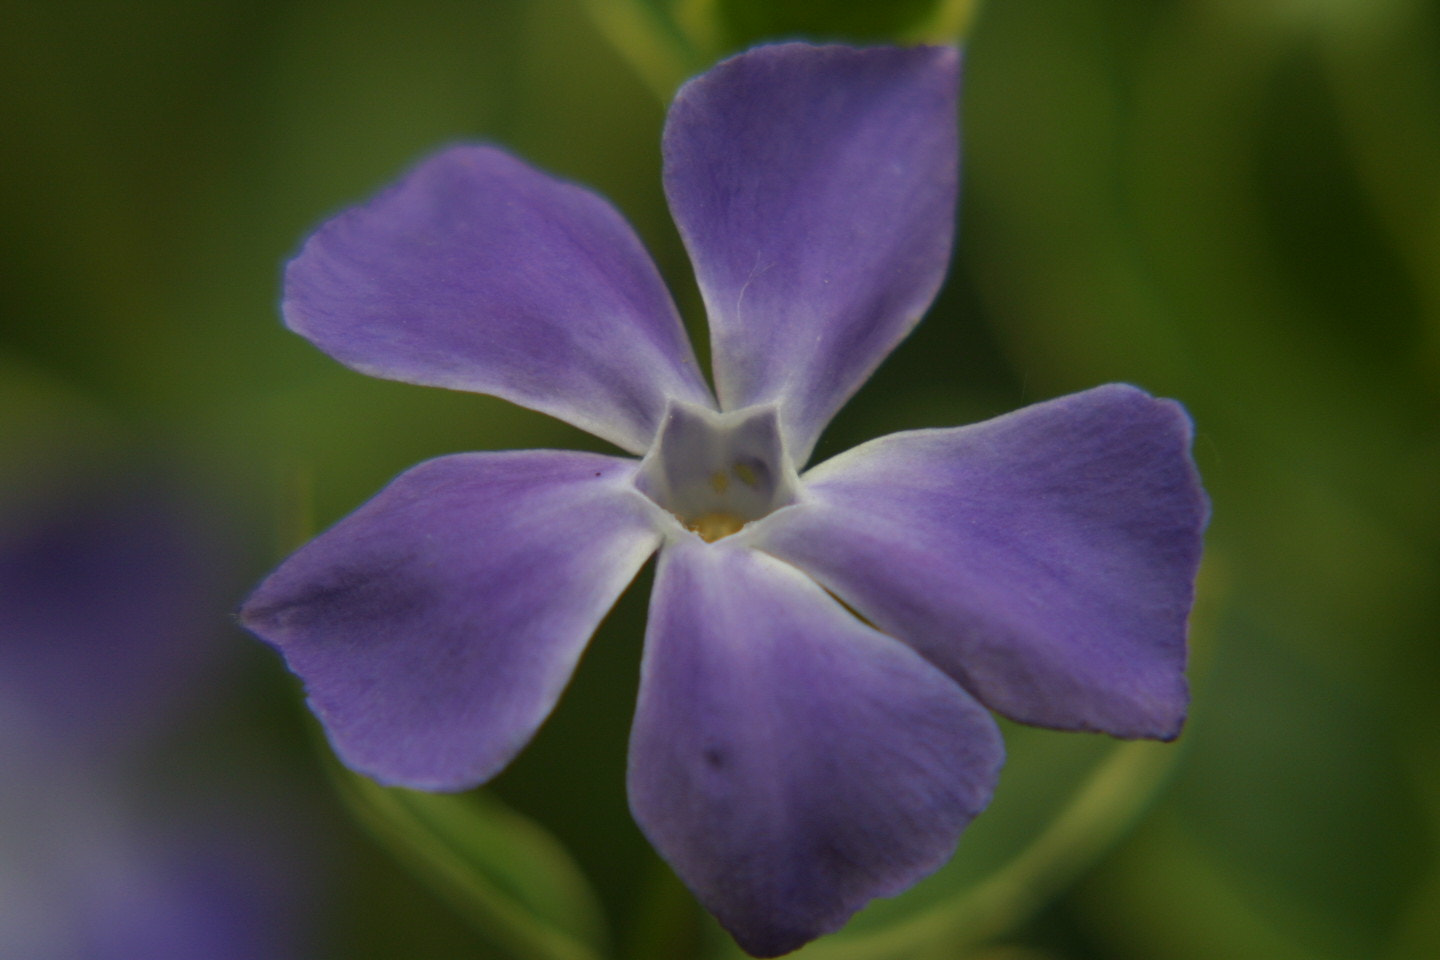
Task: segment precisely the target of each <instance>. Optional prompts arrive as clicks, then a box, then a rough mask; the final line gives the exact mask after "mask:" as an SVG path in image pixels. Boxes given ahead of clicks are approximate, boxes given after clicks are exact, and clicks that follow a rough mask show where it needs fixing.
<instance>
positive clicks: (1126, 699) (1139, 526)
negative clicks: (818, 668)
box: [755, 384, 1207, 739]
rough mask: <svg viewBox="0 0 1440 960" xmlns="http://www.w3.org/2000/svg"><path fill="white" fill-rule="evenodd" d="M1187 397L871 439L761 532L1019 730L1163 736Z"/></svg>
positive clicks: (762, 541)
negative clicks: (1016, 722) (1035, 726)
mask: <svg viewBox="0 0 1440 960" xmlns="http://www.w3.org/2000/svg"><path fill="white" fill-rule="evenodd" d="M1190 433H1191V426H1190V421H1189V418H1188V417H1187V416H1186V415H1185V412H1184V410H1183V409H1182V408H1181V407H1180V405H1179V404H1177V403H1175V402H1173V401H1169V400H1157V399H1155V398H1153V397H1151V396H1149V395H1148V394H1146V393H1145V392H1144V391H1141V390H1138V389H1136V388H1134V387H1130V386H1125V385H1121V384H1111V385H1108V386H1103V387H1097V388H1095V389H1093V390H1087V391H1085V392H1083V393H1077V394H1071V395H1070V396H1066V397H1061V398H1059V399H1057V400H1051V401H1049V402H1047V403H1039V404H1035V405H1034V406H1030V407H1027V408H1025V409H1023V410H1019V411H1017V412H1015V413H1012V414H1009V415H1007V416H1003V417H997V418H996V419H994V420H990V421H987V422H985V423H981V424H976V425H973V426H968V427H961V428H958V429H953V430H920V431H915V432H912V433H901V434H895V435H892V436H889V437H882V438H880V439H878V440H874V441H872V442H870V443H867V444H864V445H862V446H860V447H857V448H855V449H854V450H851V451H850V452H848V453H845V454H842V455H841V456H839V457H836V458H834V459H833V460H830V461H828V462H827V463H825V464H822V465H821V466H819V467H817V468H816V469H814V470H812V471H810V472H809V473H807V474H806V475H805V477H803V478H802V481H803V483H804V486H805V490H806V491H807V493H808V495H809V501H808V502H805V503H803V504H800V505H797V506H795V507H792V508H790V509H789V510H784V511H780V512H778V513H776V514H774V515H772V516H771V517H768V518H766V520H765V521H763V522H762V523H761V524H757V525H756V526H757V528H758V529H757V530H756V533H755V536H756V538H757V539H756V544H757V545H758V546H759V547H760V549H763V550H765V551H767V552H770V553H773V554H775V555H776V556H778V557H781V558H782V559H784V560H787V561H789V562H791V563H794V564H796V565H797V566H799V567H800V568H801V569H803V570H805V571H806V572H808V573H809V574H811V575H812V576H814V577H815V578H816V579H817V580H819V581H820V582H821V583H822V584H824V585H825V586H826V587H827V588H828V589H830V590H833V591H835V592H836V593H837V594H838V595H839V596H841V597H842V598H843V599H844V600H845V602H846V603H848V604H850V605H851V606H853V607H854V608H855V609H856V610H858V611H859V612H860V613H861V614H862V615H863V616H865V617H866V618H867V619H869V620H870V621H871V622H872V623H874V624H875V625H876V626H878V627H879V628H880V629H881V630H884V631H886V632H887V633H892V634H893V635H895V636H897V637H900V638H902V639H904V640H905V641H906V642H908V643H910V644H911V645H912V646H914V647H915V648H916V649H918V650H919V651H920V652H921V653H923V654H924V655H925V656H926V657H928V658H929V659H930V660H931V661H933V662H934V663H935V664H936V665H937V666H939V667H940V668H942V669H943V670H945V671H946V672H947V673H949V674H950V675H951V676H953V677H954V678H955V679H957V680H958V681H960V683H961V684H963V685H964V686H965V688H966V689H968V690H969V691H970V692H971V693H973V694H974V695H975V696H977V697H979V698H980V700H981V701H982V702H983V703H985V704H986V705H987V706H989V707H990V708H991V709H994V710H997V711H999V712H1001V713H1003V714H1005V715H1006V716H1009V717H1011V718H1013V719H1015V720H1019V721H1021V722H1023V723H1033V724H1039V725H1041V726H1049V727H1059V728H1062V729H1081V730H1102V731H1105V732H1107V733H1112V734H1116V735H1118V736H1123V737H1155V738H1159V739H1169V738H1172V737H1174V736H1175V735H1176V734H1178V733H1179V731H1180V726H1181V724H1182V722H1183V721H1184V717H1185V708H1186V705H1187V702H1188V695H1187V691H1186V684H1185V677H1184V673H1183V671H1184V668H1185V633H1186V618H1187V616H1188V614H1189V611H1190V605H1191V601H1192V599H1193V595H1194V582H1195V572H1196V568H1197V566H1198V565H1199V561H1200V538H1201V532H1202V530H1203V528H1204V525H1205V521H1206V516H1207V506H1206V501H1205V495H1204V493H1203V492H1202V490H1201V489H1200V482H1199V477H1198V476H1197V474H1196V471H1195V466H1194V463H1193V462H1192V461H1191V459H1190V452H1189V448H1190Z"/></svg>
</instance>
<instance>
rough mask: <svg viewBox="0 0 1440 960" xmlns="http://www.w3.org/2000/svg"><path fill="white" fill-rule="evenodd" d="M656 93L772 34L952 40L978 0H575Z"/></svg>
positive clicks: (662, 94)
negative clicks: (886, 0) (880, 0)
mask: <svg viewBox="0 0 1440 960" xmlns="http://www.w3.org/2000/svg"><path fill="white" fill-rule="evenodd" d="M581 2H582V4H583V6H584V7H585V9H586V10H587V12H589V14H590V17H591V19H592V20H593V21H594V23H595V25H596V27H597V28H598V29H599V31H600V33H601V34H603V35H604V36H605V38H606V39H607V40H609V41H610V43H611V44H612V45H613V46H614V47H615V48H616V49H617V50H619V51H620V53H621V55H622V56H624V57H625V59H626V60H628V61H629V62H630V65H631V66H632V67H633V68H634V69H635V71H636V72H637V73H638V74H639V75H640V76H641V78H642V79H644V80H645V82H646V84H647V85H649V87H650V88H651V89H652V90H654V91H655V94H656V96H658V97H659V98H660V99H661V100H663V101H668V100H669V99H670V96H671V94H673V93H674V92H675V88H676V87H678V86H679V85H680V84H681V83H683V82H684V81H685V80H686V78H688V77H692V76H694V75H695V74H697V73H700V72H701V71H703V70H705V69H706V68H707V67H709V66H710V65H711V64H712V63H714V62H715V61H716V60H719V59H721V58H722V57H725V56H727V55H729V54H732V53H736V52H738V51H740V50H743V49H744V48H746V47H750V46H754V45H755V44H757V43H764V42H767V41H775V40H797V39H807V40H840V41H848V42H852V43H902V44H904V43H959V42H960V41H961V40H962V39H963V38H964V36H965V32H966V29H967V28H968V27H969V25H970V22H971V21H972V20H973V19H974V14H975V10H976V8H977V7H978V6H979V0H890V2H887V3H876V2H874V0H581Z"/></svg>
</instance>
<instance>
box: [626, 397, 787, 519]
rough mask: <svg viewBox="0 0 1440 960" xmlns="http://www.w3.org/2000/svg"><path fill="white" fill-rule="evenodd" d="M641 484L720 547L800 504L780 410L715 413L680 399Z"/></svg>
mask: <svg viewBox="0 0 1440 960" xmlns="http://www.w3.org/2000/svg"><path fill="white" fill-rule="evenodd" d="M635 483H636V486H638V487H639V488H640V490H641V491H642V492H643V493H644V494H645V495H646V496H647V497H649V498H650V499H651V500H653V501H655V503H657V504H659V505H660V506H662V507H664V508H665V509H666V510H668V511H670V513H671V514H673V515H674V517H675V518H676V519H677V520H678V521H680V524H681V525H682V526H684V527H685V528H686V529H688V530H690V531H692V532H693V533H695V534H697V535H698V536H700V538H701V539H703V540H705V541H707V542H710V543H713V542H715V541H716V540H719V539H721V538H722V537H728V536H730V535H731V534H733V533H737V532H739V530H740V529H741V528H743V527H744V526H745V525H746V524H747V523H751V522H753V521H755V520H759V519H760V518H761V517H764V516H767V515H768V514H770V513H773V512H774V511H775V510H778V509H779V508H781V507H783V506H786V505H788V504H790V503H793V502H794V500H795V491H796V487H797V483H798V481H797V479H796V476H795V468H794V467H793V466H792V465H791V463H790V461H789V458H787V457H786V456H785V451H784V444H783V442H782V440H781V436H780V425H779V420H778V418H777V416H776V413H775V408H774V407H771V406H757V407H747V408H746V409H744V410H737V411H734V412H733V413H715V412H714V411H712V410H707V409H706V408H704V407H700V406H696V405H694V404H690V403H685V402H683V401H678V400H674V401H671V403H670V406H669V408H668V409H667V410H666V414H665V421H664V423H663V424H661V427H660V432H659V434H658V435H657V437H656V438H655V445H654V446H653V447H652V448H651V449H650V452H649V454H647V455H646V457H645V460H644V462H643V463H641V465H640V473H639V475H638V476H637V477H636V481H635Z"/></svg>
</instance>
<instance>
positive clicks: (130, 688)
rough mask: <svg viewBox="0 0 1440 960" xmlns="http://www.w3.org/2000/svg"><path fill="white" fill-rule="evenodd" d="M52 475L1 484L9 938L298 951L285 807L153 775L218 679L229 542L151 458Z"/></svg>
mask: <svg viewBox="0 0 1440 960" xmlns="http://www.w3.org/2000/svg"><path fill="white" fill-rule="evenodd" d="M44 480H46V481H49V482H48V483H46V484H45V485H44V491H43V493H38V494H37V493H34V492H29V491H26V492H24V494H23V495H21V496H15V497H13V498H12V497H10V496H7V497H4V498H0V500H3V501H4V502H3V503H0V770H3V771H4V775H3V778H0V957H4V958H7V960H9V958H17V960H140V958H143V960H196V958H205V960H284V958H288V957H297V956H299V955H300V951H301V942H302V939H303V936H302V931H303V928H304V926H305V924H304V922H303V920H302V916H301V912H300V911H299V910H298V909H297V908H296V904H297V903H299V902H300V900H299V896H298V895H299V893H300V892H301V890H302V888H305V887H307V882H306V881H308V880H310V879H311V878H310V877H309V876H308V874H309V873H310V872H311V871H310V870H308V869H307V867H306V864H305V862H304V858H303V857H301V856H298V855H297V854H296V851H295V850H294V849H286V850H285V851H284V853H283V855H282V849H281V847H280V846H279V845H278V844H277V842H276V834H277V833H278V832H281V831H279V830H277V827H278V823H277V822H276V821H277V818H276V817H275V816H273V815H268V816H267V815H261V816H257V815H256V814H255V810H254V807H255V804H254V802H253V801H254V798H253V797H247V798H245V802H244V809H243V810H237V809H236V808H235V807H233V806H232V805H230V804H228V803H227V804H224V805H220V804H217V803H214V802H212V801H211V800H209V799H202V798H201V793H200V790H198V789H197V788H196V786H195V785H194V784H190V783H188V782H187V785H186V786H185V787H183V788H182V787H177V786H175V785H169V786H168V789H165V790H163V791H157V790H156V789H155V788H156V783H155V782H154V780H153V774H151V775H147V774H149V769H148V767H149V764H152V763H154V762H155V760H156V754H157V753H158V751H159V750H160V748H161V746H162V744H163V746H164V747H165V750H166V752H165V756H164V762H163V767H164V769H165V770H166V771H168V772H169V773H171V774H173V773H174V771H175V770H176V769H177V763H176V759H177V758H176V757H175V756H174V755H173V753H172V752H171V751H173V743H171V742H169V741H170V739H171V738H173V734H174V732H175V729H176V728H177V727H178V726H180V725H181V723H182V722H184V723H191V722H193V720H194V716H193V712H187V710H186V709H185V708H186V707H189V706H194V701H195V700H196V699H197V698H198V697H199V696H200V695H202V694H203V695H206V696H209V695H213V694H215V693H216V692H218V691H220V690H222V689H223V688H224V680H223V675H222V671H221V670H220V669H219V668H220V667H221V666H222V665H223V658H224V653H225V646H224V644H223V642H222V636H221V633H222V631H223V628H224V626H225V624H224V618H223V616H222V615H220V614H217V610H218V609H219V606H220V605H219V598H220V597H221V596H223V595H224V593H225V591H226V590H227V588H228V581H229V576H228V573H229V571H230V568H231V567H232V563H231V562H230V557H229V554H230V553H231V552H232V550H231V549H229V548H230V547H231V546H233V545H231V544H227V543H226V542H224V541H225V538H224V537H222V536H220V531H219V530H217V529H216V524H215V523H213V522H212V521H213V520H214V518H213V517H211V516H208V515H207V514H205V512H203V511H200V510H199V509H198V505H197V504H194V503H192V502H190V501H189V499H188V498H186V497H184V496H183V495H182V494H181V493H180V491H179V489H178V487H177V485H176V484H173V483H171V482H169V481H167V480H164V479H158V478H156V477H155V476H153V475H150V474H148V473H147V474H144V475H138V474H137V475H134V476H127V475H125V474H124V473H123V472H122V471H119V470H116V469H115V468H114V466H113V465H111V466H110V468H109V469H108V470H107V471H106V472H105V474H104V476H103V478H86V480H85V481H83V482H78V483H73V482H66V481H63V480H62V481H60V482H58V483H57V482H56V479H55V478H54V477H51V476H46V477H44ZM6 493H7V494H8V493H11V491H8V490H7V491H6ZM229 792H233V790H232V791H229ZM157 793H158V794H161V795H160V796H153V795H152V794H157ZM156 808H159V809H156Z"/></svg>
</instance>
